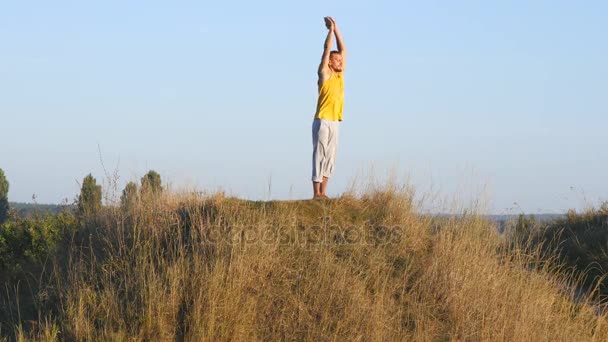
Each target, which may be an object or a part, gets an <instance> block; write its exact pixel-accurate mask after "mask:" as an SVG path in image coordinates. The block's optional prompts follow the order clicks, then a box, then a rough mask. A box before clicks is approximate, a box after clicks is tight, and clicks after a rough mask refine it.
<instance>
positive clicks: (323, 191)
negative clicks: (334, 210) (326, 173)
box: [320, 177, 329, 197]
mask: <svg viewBox="0 0 608 342" xmlns="http://www.w3.org/2000/svg"><path fill="white" fill-rule="evenodd" d="M327 182H329V178H327V177H323V182H322V183H320V184H321V186H320V190H321V193H320V196H321V197H327V194H326V193H325V189H327Z"/></svg>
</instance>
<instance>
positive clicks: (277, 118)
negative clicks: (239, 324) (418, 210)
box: [0, 0, 608, 213]
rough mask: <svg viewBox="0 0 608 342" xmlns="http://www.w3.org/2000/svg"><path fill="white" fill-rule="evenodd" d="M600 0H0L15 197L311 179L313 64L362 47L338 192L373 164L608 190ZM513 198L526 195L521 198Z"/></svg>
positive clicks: (7, 149) (248, 189)
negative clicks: (151, 177)
mask: <svg viewBox="0 0 608 342" xmlns="http://www.w3.org/2000/svg"><path fill="white" fill-rule="evenodd" d="M606 13H608V2H605V1H528V0H525V1H523V0H521V1H500V2H498V1H492V2H490V1H417V2H413V1H373V2H372V1H366V2H361V1H300V2H293V1H97V2H92V1H59V0H58V1H4V2H2V3H1V4H0V42H1V43H0V119H1V120H0V122H1V123H0V142H1V146H2V152H1V153H0V168H3V169H4V171H5V173H6V175H7V177H8V179H9V182H10V184H11V188H10V193H9V199H10V200H11V201H31V198H32V194H36V196H37V200H38V201H39V202H41V203H58V202H60V201H61V200H62V199H64V198H69V199H70V200H71V199H73V198H74V196H76V194H77V192H78V184H77V181H80V180H82V178H83V177H84V176H85V175H86V174H88V173H89V172H92V173H93V175H94V176H96V177H97V178H98V180H99V181H101V180H102V179H103V178H104V177H105V176H104V172H103V168H102V166H101V162H100V154H99V151H98V148H100V150H101V155H102V157H103V161H104V163H105V167H106V169H108V171H109V172H113V171H114V170H118V174H119V175H120V184H119V187H122V186H123V185H124V184H125V182H126V181H128V180H132V179H135V178H137V177H140V176H141V175H143V174H144V173H145V172H146V171H147V170H148V169H154V170H157V171H158V172H159V173H160V174H161V175H162V176H163V178H164V179H165V180H168V181H170V182H171V183H172V184H173V186H174V187H176V188H178V187H182V186H196V187H198V188H199V189H206V190H210V191H212V190H215V189H217V188H223V189H225V190H226V191H227V192H229V193H230V194H233V195H237V196H240V197H246V198H254V199H265V198H267V197H269V194H268V185H269V180H270V179H271V193H270V197H271V198H275V199H287V198H306V197H310V195H311V192H312V190H311V185H310V163H311V161H310V159H311V148H312V147H311V134H310V129H311V121H312V116H313V114H314V109H315V103H316V68H317V65H318V62H319V59H320V55H321V50H322V44H323V39H324V37H325V33H326V29H325V27H324V25H323V21H322V18H323V16H325V15H331V16H334V18H335V19H336V21H337V22H338V25H339V26H340V28H341V31H342V33H343V36H344V39H345V42H346V45H347V47H348V49H349V60H348V67H349V69H348V70H347V72H346V75H345V81H346V104H345V112H344V118H345V121H344V122H343V123H342V125H341V141H340V143H339V148H338V159H337V169H336V174H335V178H334V179H333V180H332V181H331V183H330V188H329V190H330V191H329V193H330V195H336V194H339V193H341V192H342V191H344V190H345V189H346V187H347V186H348V184H349V182H350V181H352V180H353V178H354V177H355V175H356V174H357V173H360V172H361V171H366V170H367V169H368V168H369V167H370V165H373V167H374V170H376V172H377V173H379V174H384V173H385V171H386V170H389V169H395V170H397V174H398V175H408V176H409V177H410V180H411V183H412V184H413V185H414V186H415V187H416V188H417V191H418V192H419V193H424V192H425V191H429V190H428V189H431V190H432V191H439V192H441V193H444V194H450V193H454V192H457V193H460V197H462V198H466V196H467V195H466V194H468V193H471V192H475V191H477V190H475V189H479V188H483V189H486V191H485V192H486V193H487V197H488V198H489V200H490V203H489V205H490V208H491V211H492V212H496V213H505V212H508V211H510V210H513V209H512V208H513V207H515V208H516V209H515V210H524V211H526V212H529V213H536V212H558V211H563V210H565V209H567V208H581V207H582V206H584V205H585V204H596V203H598V201H601V200H605V199H608V182H607V181H606V175H608V158H607V157H608V141H607V139H606V137H607V136H608V131H607V127H608V109H607V108H608V106H607V105H608V101H607V99H608V92H607V90H608V64H607V62H606V61H607V60H608V58H607V57H608V44H606V33H608V21H607V20H606ZM514 202H517V205H514V204H513V203H514Z"/></svg>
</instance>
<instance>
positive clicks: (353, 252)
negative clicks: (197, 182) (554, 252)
mask: <svg viewBox="0 0 608 342" xmlns="http://www.w3.org/2000/svg"><path fill="white" fill-rule="evenodd" d="M417 209H418V208H416V206H415V204H414V203H413V201H412V197H411V194H410V193H409V192H408V191H406V190H403V189H397V188H394V187H386V188H382V189H371V190H369V191H368V192H367V193H365V194H362V195H357V196H354V195H343V196H341V197H339V198H336V199H331V200H314V201H313V200H311V201H286V202H252V201H244V200H239V199H235V198H226V197H224V196H222V195H221V194H218V195H213V196H206V197H204V196H197V195H188V194H170V193H163V194H161V195H159V196H154V197H151V198H144V199H141V200H140V201H139V202H137V203H136V204H135V205H132V206H131V207H129V208H120V207H104V208H103V209H102V211H101V212H99V213H97V214H96V215H94V216H91V217H86V218H79V219H78V220H77V221H70V220H68V219H67V218H65V217H64V218H63V219H62V220H63V221H61V222H65V223H61V225H64V226H69V227H70V228H69V229H63V230H60V231H59V232H57V233H54V234H55V235H52V236H56V237H57V236H59V237H60V238H55V240H54V241H55V242H56V246H55V247H53V248H51V247H48V251H49V253H48V255H49V256H48V258H47V259H46V260H45V261H44V267H43V268H42V267H39V268H36V269H35V270H36V271H29V272H24V273H20V274H19V275H15V276H13V277H12V278H11V280H10V281H8V282H6V288H8V289H9V290H8V291H2V292H3V294H0V300H1V303H0V305H1V306H0V309H1V311H0V313H2V320H1V324H2V326H1V329H0V331H1V332H2V334H6V336H9V337H10V336H14V337H19V338H23V339H32V340H41V339H42V340H53V339H56V340H132V339H133V340H142V341H145V340H176V339H177V340H182V339H183V340H188V341H216V340H247V341H249V340H315V341H318V340H321V341H325V340H349V341H350V340H353V341H354V340H359V341H368V340H424V341H427V340H562V341H574V340H593V339H595V340H608V320H607V319H606V317H605V316H604V315H600V314H598V308H597V306H595V305H593V304H592V302H591V301H588V300H586V299H585V298H584V297H583V298H581V297H578V299H577V300H574V299H573V298H575V295H576V293H575V288H576V286H574V285H576V283H574V280H573V279H572V278H568V277H566V275H565V273H564V272H562V271H561V268H560V267H558V266H556V264H555V263H553V262H551V261H550V260H549V261H547V259H545V258H543V257H542V251H541V250H540V249H530V248H527V247H521V248H520V247H518V245H517V244H513V243H512V242H511V241H508V239H507V236H506V235H501V234H499V233H498V232H497V229H496V223H495V222H493V221H491V220H489V219H487V218H485V217H482V216H479V215H475V214H470V213H467V214H461V215H452V216H444V217H432V216H428V215H419V214H418V210H417ZM56 224H57V223H55V225H56ZM50 226H53V224H51V223H49V227H50ZM41 231H45V230H41ZM28 267H32V266H31V265H30V266H27V265H26V266H24V267H23V269H29V268H28ZM5 272H6V271H5ZM7 279H8V278H7ZM23 284H30V285H29V289H30V290H29V293H30V294H29V295H28V294H27V293H28V290H27V288H25V287H24V286H23ZM18 286H22V290H21V292H20V293H16V291H13V289H15V288H18ZM24 293H25V294H24ZM18 302H21V305H20V306H18V305H17V304H18ZM18 308H19V309H18ZM18 311H20V312H19V313H18ZM7 332H10V333H7Z"/></svg>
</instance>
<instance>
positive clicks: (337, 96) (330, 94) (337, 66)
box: [312, 17, 346, 198]
mask: <svg viewBox="0 0 608 342" xmlns="http://www.w3.org/2000/svg"><path fill="white" fill-rule="evenodd" d="M324 19H325V26H327V29H328V30H329V31H328V33H327V38H325V45H324V48H323V57H321V64H319V71H318V74H319V81H318V87H319V99H318V100H317V112H316V114H315V118H314V121H313V124H312V145H313V152H312V185H313V191H314V198H327V195H326V194H325V190H326V189H327V182H328V181H329V177H331V175H332V173H333V170H334V164H335V160H336V148H337V145H338V128H339V127H338V125H339V122H340V121H342V109H343V107H344V80H343V78H342V72H343V71H344V65H345V59H346V48H345V47H344V42H343V41H342V35H341V34H340V31H339V30H338V25H336V22H335V21H334V19H333V18H332V17H325V18H324ZM334 35H335V36H336V41H337V45H338V50H337V51H335V50H334V51H332V50H331V47H332V38H333V36H334Z"/></svg>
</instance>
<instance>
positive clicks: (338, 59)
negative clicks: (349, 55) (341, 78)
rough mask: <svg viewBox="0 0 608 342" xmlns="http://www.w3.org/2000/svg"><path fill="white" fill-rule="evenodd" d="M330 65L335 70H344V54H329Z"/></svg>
mask: <svg viewBox="0 0 608 342" xmlns="http://www.w3.org/2000/svg"><path fill="white" fill-rule="evenodd" d="M329 67H330V68H331V70H333V71H335V72H342V55H341V54H339V53H332V54H331V55H330V56H329Z"/></svg>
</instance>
